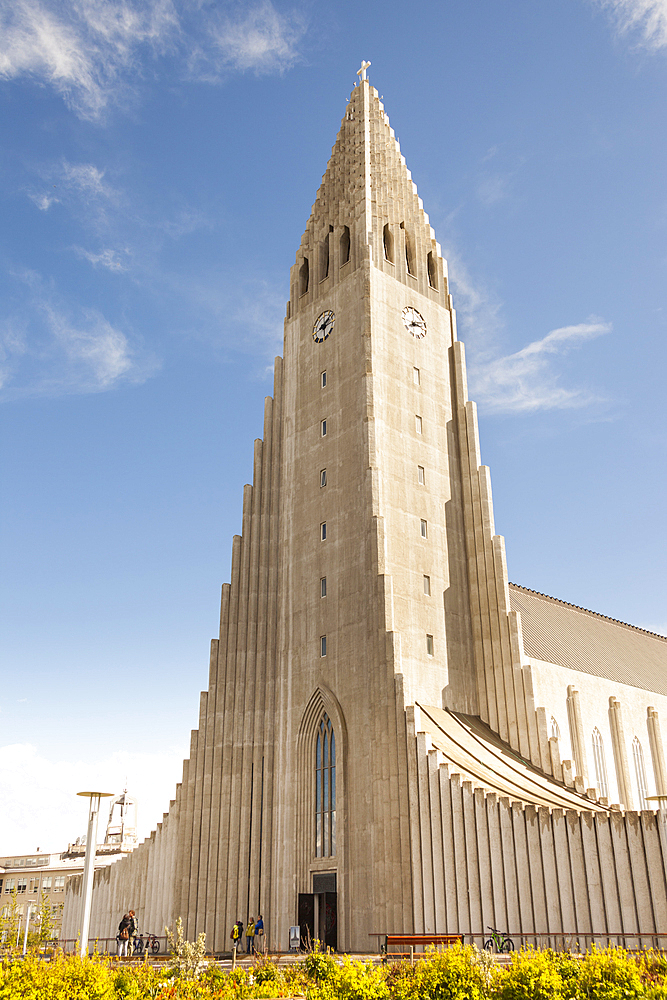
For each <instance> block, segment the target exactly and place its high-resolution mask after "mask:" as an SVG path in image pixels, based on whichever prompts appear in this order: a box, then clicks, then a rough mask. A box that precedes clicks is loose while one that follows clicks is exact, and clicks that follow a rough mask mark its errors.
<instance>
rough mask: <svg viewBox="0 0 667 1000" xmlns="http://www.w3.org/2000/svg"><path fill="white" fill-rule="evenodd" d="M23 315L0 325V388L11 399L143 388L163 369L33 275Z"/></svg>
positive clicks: (22, 277)
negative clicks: (122, 386)
mask: <svg viewBox="0 0 667 1000" xmlns="http://www.w3.org/2000/svg"><path fill="white" fill-rule="evenodd" d="M15 277H17V278H18V279H19V281H20V282H22V283H23V284H24V285H25V286H26V288H27V290H28V295H27V296H26V304H25V306H24V309H23V313H22V315H21V316H18V317H17V316H12V317H9V318H8V319H6V320H5V321H4V323H0V386H1V387H2V389H3V393H2V395H3V397H4V398H5V399H11V398H17V397H23V396H37V395H40V396H56V395H65V394H71V393H89V392H104V391H106V390H108V389H112V388H113V387H114V386H116V385H118V384H120V383H121V382H134V383H141V382H144V381H146V379H147V378H149V377H150V376H151V375H152V374H154V372H155V371H156V370H157V368H158V367H159V365H158V363H157V361H156V359H155V358H153V357H151V356H150V355H149V354H147V353H146V352H145V351H143V350H141V349H140V347H139V346H137V345H133V344H132V343H131V342H130V338H129V337H128V335H127V334H125V333H124V332H123V331H122V330H119V329H118V328H117V327H115V326H113V325H112V324H111V323H110V322H109V321H108V320H107V319H106V318H105V317H104V316H103V315H102V314H101V313H100V312H99V311H98V310H96V309H78V310H76V314H75V315H72V314H71V311H69V310H67V309H66V308H65V307H63V305H62V304H61V303H59V302H58V301H57V296H56V295H55V293H54V292H53V290H52V289H49V288H48V287H46V286H45V285H44V283H43V282H42V281H41V279H40V277H39V276H38V275H36V274H34V273H32V272H22V273H20V274H16V275H15Z"/></svg>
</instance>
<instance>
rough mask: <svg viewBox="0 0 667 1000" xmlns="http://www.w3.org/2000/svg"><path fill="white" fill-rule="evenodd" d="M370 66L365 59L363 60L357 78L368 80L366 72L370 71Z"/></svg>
mask: <svg viewBox="0 0 667 1000" xmlns="http://www.w3.org/2000/svg"><path fill="white" fill-rule="evenodd" d="M369 66H370V63H369V62H366V60H365V59H362V60H361V69H358V70H357V76H360V77H361V79H362V80H365V79H366V70H367V69H368V67H369Z"/></svg>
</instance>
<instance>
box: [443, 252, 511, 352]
mask: <svg viewBox="0 0 667 1000" xmlns="http://www.w3.org/2000/svg"><path fill="white" fill-rule="evenodd" d="M443 254H444V256H445V259H446V260H447V264H448V270H449V275H450V282H451V285H452V288H453V291H454V302H455V305H456V316H457V323H458V327H459V332H460V336H461V339H462V340H465V341H466V343H467V344H468V345H469V346H471V347H472V348H474V350H475V352H476V353H477V354H478V355H482V356H483V355H484V354H486V352H488V351H493V350H494V349H495V345H496V343H497V340H498V337H499V335H500V333H501V331H502V329H503V322H502V319H501V308H502V304H501V302H500V300H499V298H498V296H497V295H495V294H494V293H493V291H492V290H491V289H489V288H487V287H485V286H484V284H483V283H482V282H481V281H479V279H477V278H475V277H473V275H472V274H471V272H470V270H469V268H468V266H467V265H466V262H465V261H464V260H463V258H462V256H461V255H460V254H459V252H458V251H457V250H456V249H455V248H454V247H452V246H449V247H446V248H445V249H444V250H443Z"/></svg>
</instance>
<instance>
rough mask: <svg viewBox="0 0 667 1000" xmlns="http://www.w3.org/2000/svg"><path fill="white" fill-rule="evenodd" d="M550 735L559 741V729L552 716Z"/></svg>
mask: <svg viewBox="0 0 667 1000" xmlns="http://www.w3.org/2000/svg"><path fill="white" fill-rule="evenodd" d="M551 735H552V736H553V737H554V738H555V739H557V740H559V739H560V728H559V726H558V723H557V722H556V720H555V719H554V717H553V715H552V716H551Z"/></svg>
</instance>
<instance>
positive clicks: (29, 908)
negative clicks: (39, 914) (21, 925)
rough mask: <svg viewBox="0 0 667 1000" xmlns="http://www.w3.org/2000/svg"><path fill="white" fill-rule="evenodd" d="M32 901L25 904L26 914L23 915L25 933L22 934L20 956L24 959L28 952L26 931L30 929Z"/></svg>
mask: <svg viewBox="0 0 667 1000" xmlns="http://www.w3.org/2000/svg"><path fill="white" fill-rule="evenodd" d="M33 902H34V900H32V899H31V900H29V901H28V904H27V910H28V912H27V913H26V915H25V931H24V933H23V951H22V952H21V954H22V955H23V956H24V957H25V953H26V952H27V950H28V929H29V927H30V917H31V916H32V907H33Z"/></svg>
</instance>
